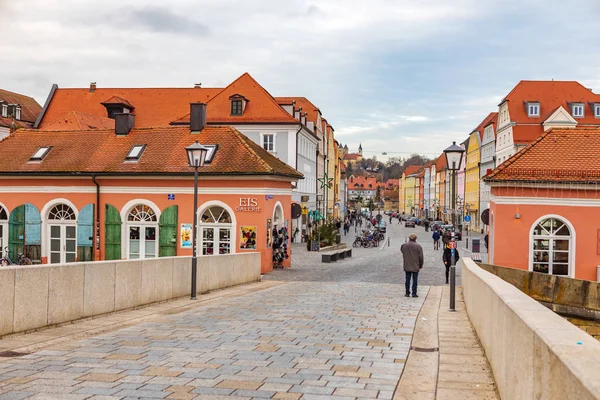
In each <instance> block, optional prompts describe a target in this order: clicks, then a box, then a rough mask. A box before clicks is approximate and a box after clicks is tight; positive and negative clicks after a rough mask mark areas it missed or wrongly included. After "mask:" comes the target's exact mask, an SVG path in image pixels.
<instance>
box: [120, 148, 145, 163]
mask: <svg viewBox="0 0 600 400" xmlns="http://www.w3.org/2000/svg"><path fill="white" fill-rule="evenodd" d="M145 149H146V145H145V144H136V145H135V146H133V147H132V148H131V150H129V153H128V154H127V157H125V161H138V160H139V159H140V157H141V156H142V153H143V152H144V150H145Z"/></svg>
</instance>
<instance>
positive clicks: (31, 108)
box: [0, 89, 42, 128]
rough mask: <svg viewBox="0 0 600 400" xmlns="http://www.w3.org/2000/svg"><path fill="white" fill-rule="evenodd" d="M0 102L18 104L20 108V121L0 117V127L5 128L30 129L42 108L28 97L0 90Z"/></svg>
mask: <svg viewBox="0 0 600 400" xmlns="http://www.w3.org/2000/svg"><path fill="white" fill-rule="evenodd" d="M0 101H6V102H7V103H8V104H19V105H20V106H21V120H20V121H17V120H16V119H14V118H8V117H7V118H4V117H2V115H0V126H2V127H7V128H13V127H15V128H30V127H31V126H32V124H33V123H34V122H35V120H36V118H37V116H38V114H39V113H40V111H41V110H42V107H41V106H40V105H39V104H38V103H37V101H35V100H34V99H33V98H31V97H29V96H25V95H22V94H19V93H14V92H9V91H8V90H2V89H0Z"/></svg>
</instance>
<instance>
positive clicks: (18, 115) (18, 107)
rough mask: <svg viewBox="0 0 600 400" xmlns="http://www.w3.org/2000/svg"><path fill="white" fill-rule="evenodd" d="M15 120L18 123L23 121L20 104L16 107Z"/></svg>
mask: <svg viewBox="0 0 600 400" xmlns="http://www.w3.org/2000/svg"><path fill="white" fill-rule="evenodd" d="M15 119H16V120H17V121H20V120H21V106H20V105H18V104H17V105H16V107H15Z"/></svg>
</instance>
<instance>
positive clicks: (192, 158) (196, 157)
mask: <svg viewBox="0 0 600 400" xmlns="http://www.w3.org/2000/svg"><path fill="white" fill-rule="evenodd" d="M185 151H186V152H187V156H188V163H189V165H190V167H192V168H194V221H193V224H192V240H193V249H194V253H193V254H192V296H191V297H192V300H196V277H197V275H198V251H197V241H198V240H197V239H198V238H197V235H198V232H197V231H196V225H197V224H198V168H199V167H203V166H204V160H206V154H207V153H208V148H206V147H204V146H202V145H201V144H200V143H198V141H197V140H196V143H194V144H191V145H190V146H188V147H186V148H185Z"/></svg>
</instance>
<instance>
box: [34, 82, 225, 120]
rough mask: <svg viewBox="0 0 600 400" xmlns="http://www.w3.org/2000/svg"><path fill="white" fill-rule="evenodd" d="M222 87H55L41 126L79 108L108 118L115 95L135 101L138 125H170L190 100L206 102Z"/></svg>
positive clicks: (188, 105)
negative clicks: (110, 100)
mask: <svg viewBox="0 0 600 400" xmlns="http://www.w3.org/2000/svg"><path fill="white" fill-rule="evenodd" d="M221 90H222V89H214V88H135V89H127V88H125V89H123V88H114V89H110V88H106V89H105V88H97V89H96V90H95V91H94V92H90V90H89V88H85V89H83V88H78V89H60V88H59V89H56V91H55V93H54V96H53V97H52V101H51V102H50V105H49V107H48V109H47V110H46V113H45V114H44V116H43V119H42V121H41V124H40V126H39V128H40V129H44V128H45V127H46V126H47V125H49V124H51V123H53V122H54V121H56V120H57V119H59V118H61V117H62V116H64V115H66V114H67V113H69V112H70V111H78V112H82V113H87V114H91V115H95V116H99V117H107V116H108V113H107V111H106V107H104V106H103V105H102V102H103V101H105V100H107V99H111V98H112V97H113V96H117V97H120V98H122V99H127V100H128V101H129V102H130V103H131V104H135V114H136V115H135V124H136V126H137V127H143V128H149V127H157V126H168V125H169V122H171V121H173V120H174V119H176V118H178V117H180V116H181V115H182V114H183V113H185V111H186V110H189V108H190V103H195V102H204V103H206V102H207V101H208V100H210V99H211V98H212V97H213V96H214V95H215V94H217V93H218V92H219V91H221Z"/></svg>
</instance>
